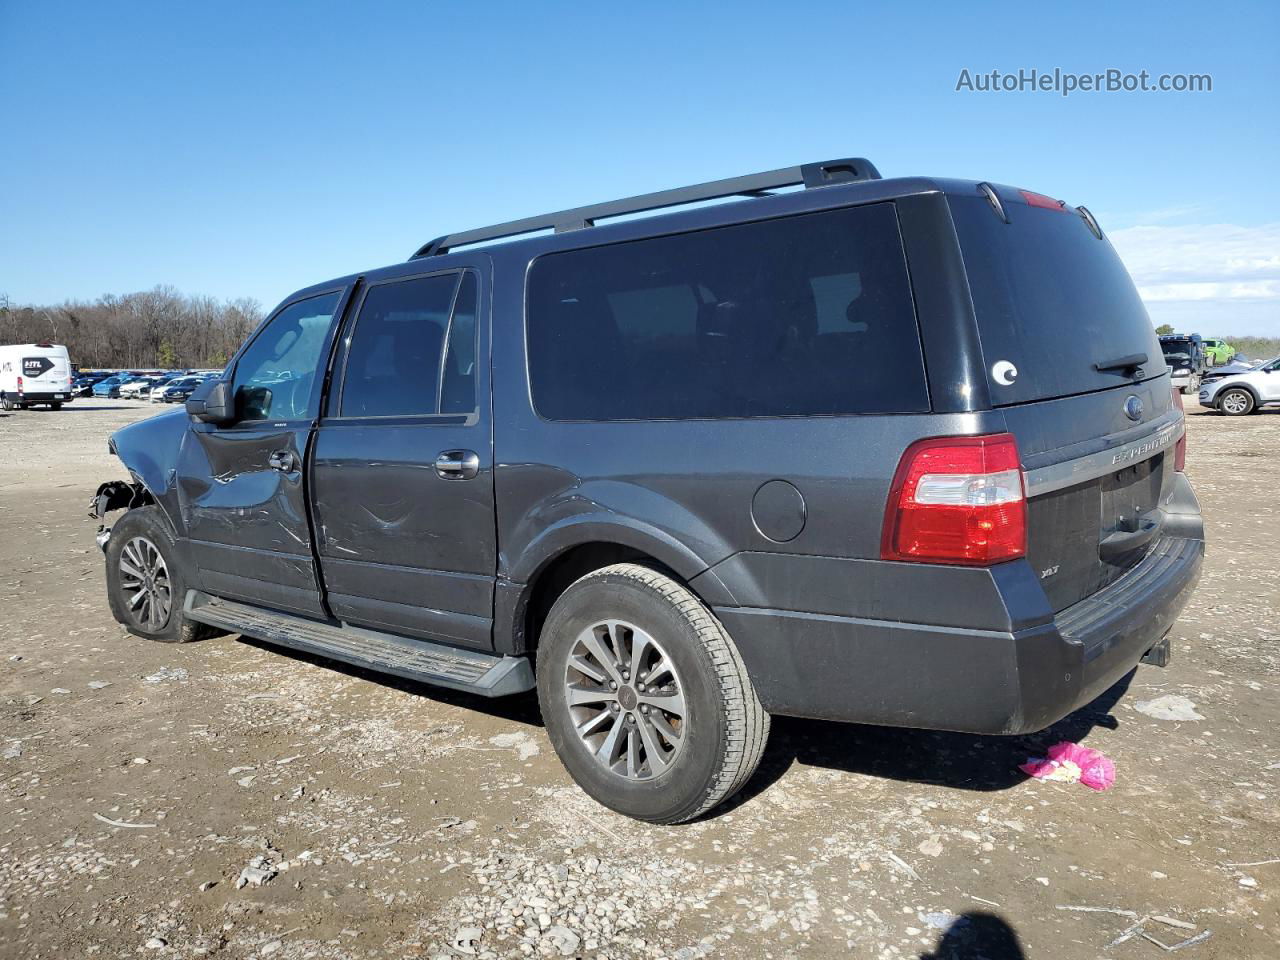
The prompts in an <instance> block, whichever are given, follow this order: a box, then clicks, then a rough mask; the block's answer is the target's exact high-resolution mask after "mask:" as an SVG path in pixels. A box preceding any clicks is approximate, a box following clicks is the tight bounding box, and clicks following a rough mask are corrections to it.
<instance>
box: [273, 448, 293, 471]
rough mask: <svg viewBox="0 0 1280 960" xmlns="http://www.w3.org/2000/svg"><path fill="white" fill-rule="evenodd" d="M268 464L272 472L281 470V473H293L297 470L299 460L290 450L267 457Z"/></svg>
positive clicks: (278, 451)
mask: <svg viewBox="0 0 1280 960" xmlns="http://www.w3.org/2000/svg"><path fill="white" fill-rule="evenodd" d="M267 464H268V465H269V466H270V467H271V469H272V470H279V471H280V472H281V473H293V471H294V470H295V469H297V465H298V458H297V457H295V456H294V455H293V452H292V451H290V450H277V451H276V452H275V453H273V454H271V456H269V457H267Z"/></svg>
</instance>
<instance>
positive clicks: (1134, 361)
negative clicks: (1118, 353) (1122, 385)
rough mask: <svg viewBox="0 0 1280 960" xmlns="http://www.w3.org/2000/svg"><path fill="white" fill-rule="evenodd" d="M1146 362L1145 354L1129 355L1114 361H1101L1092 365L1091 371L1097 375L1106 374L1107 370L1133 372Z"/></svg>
mask: <svg viewBox="0 0 1280 960" xmlns="http://www.w3.org/2000/svg"><path fill="white" fill-rule="evenodd" d="M1146 362H1147V355H1146V354H1145V353H1130V354H1128V355H1126V356H1123V357H1116V358H1115V359H1114V360H1102V361H1099V362H1098V363H1095V364H1094V365H1093V369H1095V370H1097V371H1098V372H1099V373H1106V372H1107V371H1108V370H1134V369H1136V368H1138V367H1140V366H1142V365H1143V364H1144V363H1146Z"/></svg>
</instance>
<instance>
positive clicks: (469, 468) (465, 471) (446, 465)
mask: <svg viewBox="0 0 1280 960" xmlns="http://www.w3.org/2000/svg"><path fill="white" fill-rule="evenodd" d="M479 473H480V456H479V454H477V453H476V452H475V451H474V450H445V451H444V452H443V453H441V454H440V456H438V457H436V476H438V477H440V478H441V479H444V480H473V479H475V477H476V476H477V475H478V474H479Z"/></svg>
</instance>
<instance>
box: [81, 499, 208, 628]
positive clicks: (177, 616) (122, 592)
mask: <svg viewBox="0 0 1280 960" xmlns="http://www.w3.org/2000/svg"><path fill="white" fill-rule="evenodd" d="M139 541H141V542H144V543H146V544H149V545H150V546H151V547H154V548H155V550H156V552H157V553H158V554H159V556H160V559H161V561H162V565H163V571H164V578H163V579H164V582H165V586H166V588H167V591H168V604H167V608H166V609H165V610H164V615H163V616H159V615H157V616H155V617H150V616H147V615H145V614H143V613H142V611H143V610H144V609H146V606H147V603H148V602H149V601H148V600H146V599H144V600H143V601H142V602H141V603H138V604H137V605H136V606H135V605H134V604H133V603H131V600H133V598H135V597H136V596H137V591H132V590H131V589H130V586H129V585H127V584H126V580H127V578H128V574H126V573H124V572H123V569H122V567H121V558H122V557H125V559H126V562H128V561H129V559H130V558H131V557H136V556H139V555H141V556H143V557H149V556H150V554H149V551H147V550H141V554H139V552H138V551H139V548H138V547H137V546H135V547H133V548H132V550H133V551H134V552H133V553H131V554H130V555H129V556H128V557H126V556H125V553H126V548H129V547H130V544H135V545H136V544H137V543H138V542H139ZM106 554H107V557H106V559H107V600H108V602H109V603H110V604H111V615H112V616H113V617H115V618H116V620H117V621H118V622H119V623H122V624H124V626H125V627H126V628H128V630H129V632H130V633H132V634H133V635H134V636H136V637H142V638H143V639H145V640H157V641H159V642H161V643H191V642H192V641H194V640H203V639H205V638H207V637H212V636H216V635H217V631H216V630H214V629H213V628H211V627H207V626H205V625H204V624H202V623H196V622H194V621H192V620H188V619H187V618H186V617H184V616H183V615H182V604H183V601H184V600H185V599H186V595H187V585H188V581H187V577H186V573H185V571H184V570H183V569H182V566H181V564H180V563H179V562H178V556H177V550H176V549H175V548H174V540H173V532H172V531H171V530H170V529H169V521H168V520H166V519H165V516H164V513H163V512H162V511H161V510H160V508H159V507H157V506H155V505H148V506H145V507H135V508H134V509H132V510H130V511H129V512H128V513H126V514H125V515H124V516H122V517H121V518H120V519H119V520H118V521H117V522H116V523H115V525H114V526H112V528H111V538H110V539H109V540H108V541H107V551H106ZM130 566H134V565H133V564H130ZM154 579H155V581H156V582H157V583H159V581H160V579H161V578H160V577H159V575H157V576H156V577H155V578H154Z"/></svg>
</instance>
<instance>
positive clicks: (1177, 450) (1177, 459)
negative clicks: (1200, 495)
mask: <svg viewBox="0 0 1280 960" xmlns="http://www.w3.org/2000/svg"><path fill="white" fill-rule="evenodd" d="M1173 405H1174V406H1175V407H1177V408H1178V409H1179V410H1181V411H1182V436H1180V437H1179V438H1178V442H1177V443H1175V444H1174V445H1173V469H1174V470H1176V471H1178V473H1182V471H1183V469H1184V468H1185V467H1186V465H1187V414H1186V410H1187V407H1186V404H1184V403H1183V402H1182V391H1181V390H1179V389H1178V388H1177V387H1174V388H1173Z"/></svg>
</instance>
